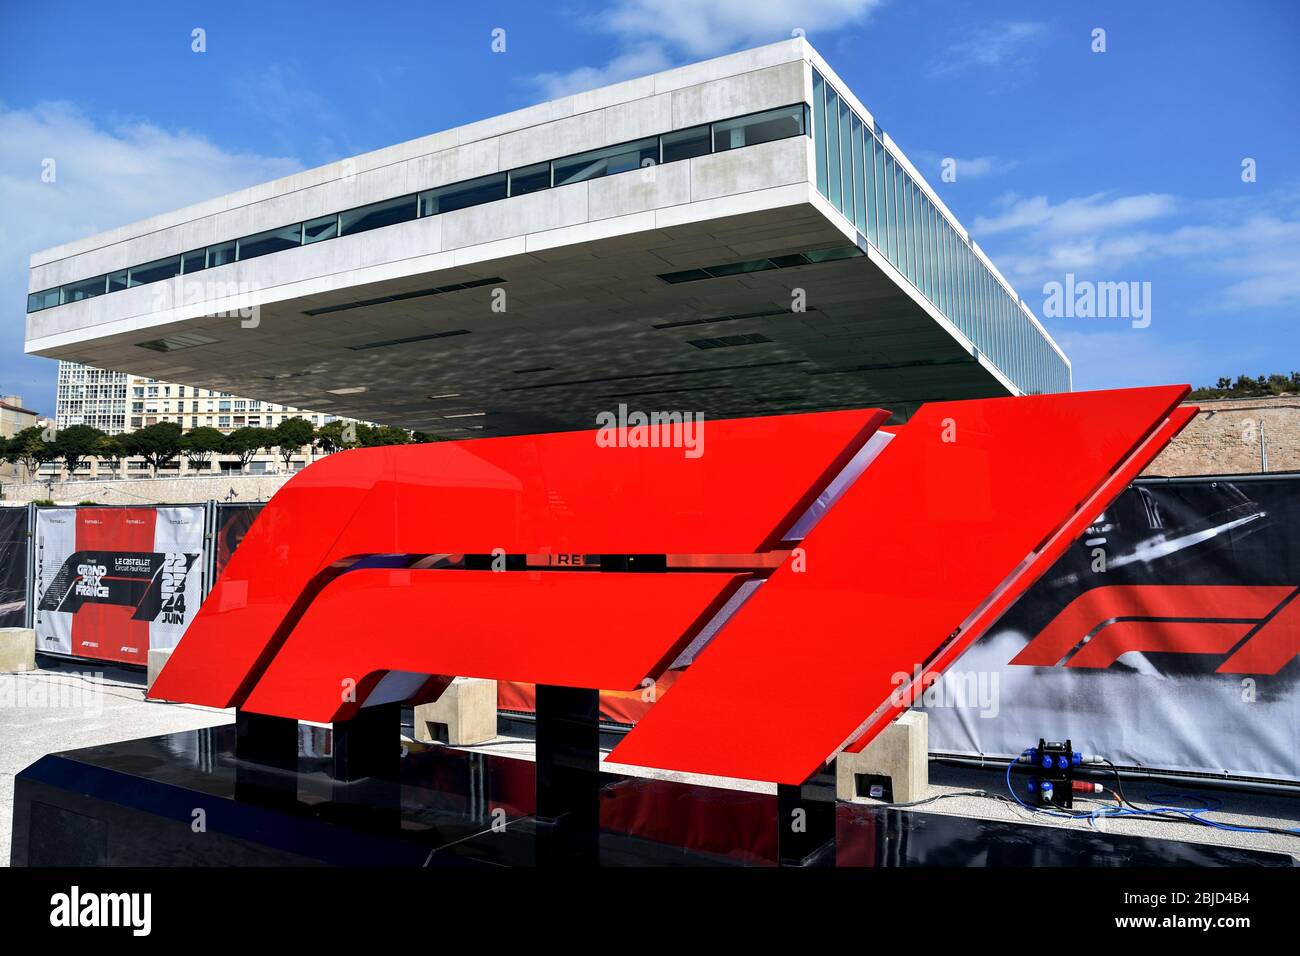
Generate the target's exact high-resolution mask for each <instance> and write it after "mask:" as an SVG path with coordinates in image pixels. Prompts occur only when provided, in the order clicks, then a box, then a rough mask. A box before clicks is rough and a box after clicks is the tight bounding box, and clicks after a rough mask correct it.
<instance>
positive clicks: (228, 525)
mask: <svg viewBox="0 0 1300 956" xmlns="http://www.w3.org/2000/svg"><path fill="white" fill-rule="evenodd" d="M261 510H262V505H260V504H219V505H217V554H216V569H217V576H218V577H220V576H221V572H222V571H224V570H225V569H226V565H227V564H229V563H230V557H231V555H233V554H234V553H235V549H236V548H237V547H239V542H241V541H243V540H244V535H246V534H248V529H249V528H251V527H253V520H254V519H255V518H256V517H257V516H258V514H259V513H260V512H261Z"/></svg>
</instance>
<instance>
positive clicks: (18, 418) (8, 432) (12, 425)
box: [0, 395, 40, 438]
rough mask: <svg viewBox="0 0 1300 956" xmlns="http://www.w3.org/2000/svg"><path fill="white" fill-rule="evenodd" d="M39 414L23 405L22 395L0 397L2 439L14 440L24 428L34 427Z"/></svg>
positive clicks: (0, 433)
mask: <svg viewBox="0 0 1300 956" xmlns="http://www.w3.org/2000/svg"><path fill="white" fill-rule="evenodd" d="M39 417H40V414H39V413H38V412H35V411H33V410H32V409H30V408H27V407H25V406H24V405H23V397H22V396H21V395H0V438H13V437H14V436H15V435H17V434H18V433H19V432H20V431H22V430H23V429H24V428H31V427H32V426H34V425H35V424H36V422H37V420H38V418H39Z"/></svg>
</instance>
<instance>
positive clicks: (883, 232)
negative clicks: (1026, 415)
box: [810, 70, 1070, 393]
mask: <svg viewBox="0 0 1300 956" xmlns="http://www.w3.org/2000/svg"><path fill="white" fill-rule="evenodd" d="M812 89H813V103H812V108H811V111H810V112H811V116H812V136H813V155H814V157H815V164H816V171H815V176H814V178H815V180H816V183H817V191H818V192H820V193H821V194H822V195H823V196H825V197H826V198H827V199H828V200H829V201H830V203H831V205H832V206H834V207H835V208H836V209H838V210H839V211H840V212H841V213H843V214H844V216H845V218H846V219H848V220H849V222H850V223H852V224H853V225H854V227H855V228H856V229H857V231H858V232H859V233H861V234H862V235H863V236H865V237H866V239H867V241H868V242H870V243H871V244H872V245H873V246H875V247H876V249H878V250H879V251H880V252H881V253H882V254H883V255H884V257H885V258H886V259H888V260H889V262H890V263H891V264H892V265H893V266H894V267H895V268H896V269H898V271H899V272H900V273H902V274H903V276H904V277H905V278H906V279H907V280H908V281H909V282H911V283H912V285H913V286H915V287H916V289H917V291H919V292H920V293H921V294H922V295H923V296H925V297H926V298H927V299H929V300H930V302H931V303H932V304H933V305H934V306H935V308H937V309H938V310H939V311H940V312H942V313H943V314H944V315H945V316H947V318H948V319H949V320H950V321H951V322H952V323H953V324H954V325H955V326H957V328H959V329H960V330H961V331H962V333H963V334H964V335H965V336H966V337H967V338H968V339H969V340H970V341H971V342H972V344H974V346H975V347H976V348H977V349H978V350H979V351H980V352H981V353H983V354H984V355H985V356H986V357H987V358H988V359H989V360H990V361H991V362H992V363H993V364H994V365H996V366H997V367H998V368H999V369H1000V370H1001V371H1002V373H1003V374H1004V375H1006V376H1007V378H1009V379H1011V381H1012V382H1014V383H1015V384H1016V385H1017V386H1018V387H1019V388H1020V389H1021V390H1022V391H1025V392H1031V393H1035V392H1065V391H1069V389H1070V369H1069V366H1068V365H1067V364H1066V362H1065V360H1064V359H1063V358H1062V357H1061V356H1060V354H1059V353H1057V351H1056V350H1055V349H1054V348H1053V347H1052V346H1051V345H1050V344H1049V342H1048V340H1047V337H1046V336H1045V335H1044V334H1043V333H1042V332H1041V331H1040V330H1039V328H1038V327H1037V326H1036V325H1035V324H1034V322H1033V320H1032V319H1031V318H1030V314H1029V312H1028V310H1027V309H1026V308H1024V307H1023V305H1022V304H1021V302H1020V300H1019V298H1018V297H1017V296H1016V294H1015V292H1014V290H1012V289H1011V288H1009V287H1008V286H1006V285H1005V284H1003V283H1002V281H1001V280H999V279H998V278H997V276H995V275H994V274H993V272H992V271H991V270H990V269H989V267H988V266H987V265H986V264H985V263H984V261H983V260H982V259H981V257H980V255H979V254H978V253H976V251H975V250H974V248H973V247H972V246H971V244H970V242H969V241H968V240H967V238H966V237H965V236H964V235H963V234H962V233H961V232H960V231H959V230H958V228H957V227H956V225H955V224H954V223H953V222H952V221H950V220H949V219H948V217H947V216H946V215H944V213H943V211H942V210H940V209H939V208H938V206H936V205H935V204H934V203H933V202H932V201H931V200H930V198H929V196H928V195H927V193H926V190H925V188H924V187H923V186H922V185H921V184H920V183H919V182H917V181H916V180H915V179H914V178H913V177H912V176H911V174H910V173H908V171H907V168H906V166H905V165H904V163H903V162H902V161H901V160H897V159H895V157H894V155H893V153H892V152H891V150H890V149H889V147H888V146H887V145H886V144H885V142H884V140H883V138H882V137H881V136H880V134H879V131H878V130H877V129H875V128H874V126H873V124H872V123H871V122H870V121H868V120H865V119H863V118H862V117H859V116H858V115H857V113H855V112H854V111H853V108H852V107H851V106H850V105H849V103H848V102H847V100H846V99H845V98H844V97H842V96H840V95H839V94H838V93H837V92H836V90H835V89H834V87H832V86H831V84H830V83H828V82H827V81H826V79H825V78H824V77H823V76H822V75H821V74H820V73H819V72H818V71H817V70H813V85H812Z"/></svg>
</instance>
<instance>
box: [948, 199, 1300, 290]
mask: <svg viewBox="0 0 1300 956" xmlns="http://www.w3.org/2000/svg"><path fill="white" fill-rule="evenodd" d="M1168 218H1174V219H1178V220H1181V222H1177V223H1176V224H1173V225H1171V226H1170V227H1169V228H1165V229H1158V228H1153V226H1154V225H1155V224H1156V222H1157V221H1159V220H1163V219H1168ZM971 232H972V234H973V235H974V237H975V239H976V240H977V241H981V245H983V244H984V243H983V242H982V238H983V237H984V236H988V235H993V236H997V235H1000V234H1004V235H1005V236H1006V238H1005V240H1003V241H1001V242H998V243H997V249H996V250H995V251H993V252H991V254H992V256H993V259H994V261H995V262H997V264H998V268H1000V269H1001V270H1002V271H1003V272H1004V273H1005V274H1006V275H1007V277H1008V278H1009V279H1011V280H1012V282H1014V283H1022V284H1023V285H1024V286H1025V288H1026V289H1032V288H1033V287H1034V286H1035V285H1036V284H1041V283H1042V282H1043V281H1045V280H1057V281H1060V280H1061V277H1062V276H1063V275H1065V274H1066V273H1075V274H1076V275H1078V276H1080V277H1084V276H1088V277H1091V278H1094V279H1096V278H1103V277H1112V278H1113V277H1115V276H1121V277H1127V278H1129V279H1132V278H1137V276H1136V275H1135V270H1146V271H1148V272H1149V271H1150V269H1151V267H1152V264H1154V263H1157V262H1161V261H1164V262H1171V261H1173V262H1182V263H1184V264H1185V267H1186V268H1187V269H1188V270H1190V273H1189V274H1191V275H1197V276H1201V277H1209V278H1210V279H1214V278H1216V277H1219V278H1220V281H1221V282H1222V284H1221V285H1220V287H1219V289H1218V290H1217V292H1216V293H1214V294H1213V295H1210V296H1208V297H1206V298H1204V299H1203V300H1202V301H1201V303H1200V304H1199V305H1198V306H1197V307H1196V308H1197V310H1199V311H1225V310H1234V309H1236V310H1240V309H1243V308H1267V307H1274V306H1283V305H1300V270H1298V269H1297V268H1296V266H1295V263H1296V262H1297V261H1300V199H1297V197H1296V196H1294V195H1290V194H1287V193H1285V192H1277V193H1274V194H1271V195H1269V196H1267V197H1266V198H1265V197H1261V198H1259V199H1256V198H1255V197H1254V196H1248V197H1242V198H1237V199H1233V200H1226V201H1225V200H1198V201H1194V200H1189V199H1182V198H1179V197H1175V196H1169V195H1164V194H1158V193H1147V194H1140V195H1133V196H1116V197H1110V196H1107V195H1106V194H1103V193H1097V194H1094V195H1091V196H1081V197H1077V198H1074V199H1067V200H1064V201H1062V202H1060V203H1056V204H1053V203H1051V202H1049V201H1048V199H1047V198H1046V197H1044V196H1036V197H1034V198H1032V199H1019V198H1016V197H1014V196H1013V197H1005V198H1004V199H1003V200H1002V201H1001V203H1000V209H999V211H998V212H996V213H995V214H994V215H992V216H981V217H978V218H977V219H976V220H975V222H974V225H973V227H972V229H971Z"/></svg>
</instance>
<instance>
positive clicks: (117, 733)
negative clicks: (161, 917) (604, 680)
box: [0, 658, 1300, 866]
mask: <svg viewBox="0 0 1300 956" xmlns="http://www.w3.org/2000/svg"><path fill="white" fill-rule="evenodd" d="M41 665H42V666H41V668H40V669H38V670H35V671H31V672H29V673H26V674H0V864H2V865H6V866H7V865H8V862H9V842H10V827H11V826H12V820H13V783H14V774H15V773H17V772H18V771H20V770H21V769H23V768H24V767H26V766H28V765H29V764H31V763H33V762H35V761H36V760H37V759H39V758H40V757H41V756H43V755H45V754H47V753H53V752H55V751H60V750H76V749H78V748H81V747H90V746H94V745H97V744H104V743H109V742H112V741H115V740H126V739H131V738H135V737H147V736H153V735H156V734H162V733H169V732H173V731H179V730H189V729H193V728H196V727H206V726H211V725H214V724H223V723H228V722H230V721H231V720H232V719H233V712H232V711H228V710H213V709H210V708H207V707H194V706H190V705H186V704H166V703H157V702H153V701H146V700H145V699H144V675H143V673H141V672H139V671H132V670H127V669H124V668H113V667H111V666H107V665H94V666H93V668H91V667H85V668H83V667H80V666H78V665H76V664H74V663H70V662H56V661H53V660H51V659H48V658H42V659H41ZM609 742H610V743H611V744H612V742H613V741H612V739H611V740H610V741H609ZM468 749H476V750H484V751H490V752H493V753H499V754H503V755H507V756H518V757H522V758H524V759H532V756H533V745H532V741H531V740H530V739H528V736H527V732H526V730H525V731H524V732H523V733H521V734H519V735H515V736H509V737H506V736H502V737H498V738H497V739H495V740H493V741H491V742H489V743H487V744H484V745H483V746H481V747H477V748H468ZM608 769H610V770H614V771H618V772H622V773H629V774H634V775H642V776H651V777H656V778H660V779H667V780H679V781H685V782H692V783H703V784H708V785H711V786H723V787H730V788H734V789H746V790H755V791H761V792H774V791H775V787H774V786H773V785H770V784H762V783H753V782H751V781H737V780H730V779H722V778H709V777H698V776H694V775H689V774H680V773H671V772H662V771H645V770H643V769H641V768H632V767H624V766H619V765H614V764H609V765H608ZM930 773H931V784H932V788H931V793H932V795H939V794H943V795H944V796H943V798H942V799H940V800H937V801H934V802H933V803H930V804H928V805H927V806H926V807H925V808H924V809H925V810H926V811H927V812H935V813H947V814H954V815H960V816H967V817H979V818H986V819H1002V820H1015V819H1021V820H1028V819H1030V818H1031V817H1032V819H1033V822H1035V823H1042V824H1046V825H1050V826H1065V827H1087V826H1088V824H1087V823H1086V822H1072V821H1057V820H1053V819H1051V818H1047V817H1044V816H1042V815H1038V814H1031V813H1030V812H1029V811H1026V810H1023V809H1021V808H1019V807H1017V806H1014V805H1012V804H1009V803H1007V802H1005V801H1000V800H994V799H990V798H989V797H987V796H981V795H980V792H981V791H987V792H989V793H997V794H1005V786H1004V782H1003V777H1002V775H1001V774H1000V773H997V772H990V771H982V770H967V769H959V768H952V767H946V766H940V765H938V764H934V763H932V764H931V771H930ZM1170 789H1171V788H1170V787H1169V786H1167V785H1164V784H1154V783H1144V782H1138V781H1132V782H1128V781H1126V782H1125V791H1126V793H1127V795H1128V797H1129V798H1130V799H1131V800H1135V801H1137V802H1139V803H1143V804H1148V803H1154V802H1156V801H1152V800H1150V799H1149V797H1150V794H1151V793H1152V792H1157V793H1158V792H1167V791H1169V790H1170ZM1179 789H1180V790H1188V789H1189V788H1179ZM1202 792H1203V793H1207V794H1212V796H1213V797H1214V798H1216V799H1218V800H1221V801H1222V803H1223V805H1222V807H1221V808H1220V809H1218V810H1216V811H1215V812H1214V814H1213V818H1214V819H1215V820H1218V821H1219V822H1221V823H1225V824H1230V825H1233V826H1261V825H1264V826H1272V827H1282V828H1294V827H1300V796H1298V797H1287V796H1261V795H1258V794H1245V793H1239V792H1233V791H1224V790H1216V791H1202ZM1088 805H1089V804H1084V806H1088ZM1104 826H1105V827H1106V828H1107V829H1108V831H1109V832H1114V833H1131V834H1135V835H1144V836H1150V837H1157V838H1165V839H1180V840H1190V841H1198V842H1202V843H1213V844H1221V845H1227V846H1238V847H1248V848H1252V849H1260V850H1270V851H1274V852H1281V853H1290V854H1292V855H1296V856H1298V857H1300V837H1296V836H1286V835H1275V834H1260V833H1242V832H1237V831H1230V830H1217V829H1210V828H1208V827H1198V826H1193V825H1188V824H1181V823H1165V822H1160V821H1144V820H1135V819H1124V820H1110V821H1106V822H1105V824H1104Z"/></svg>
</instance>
